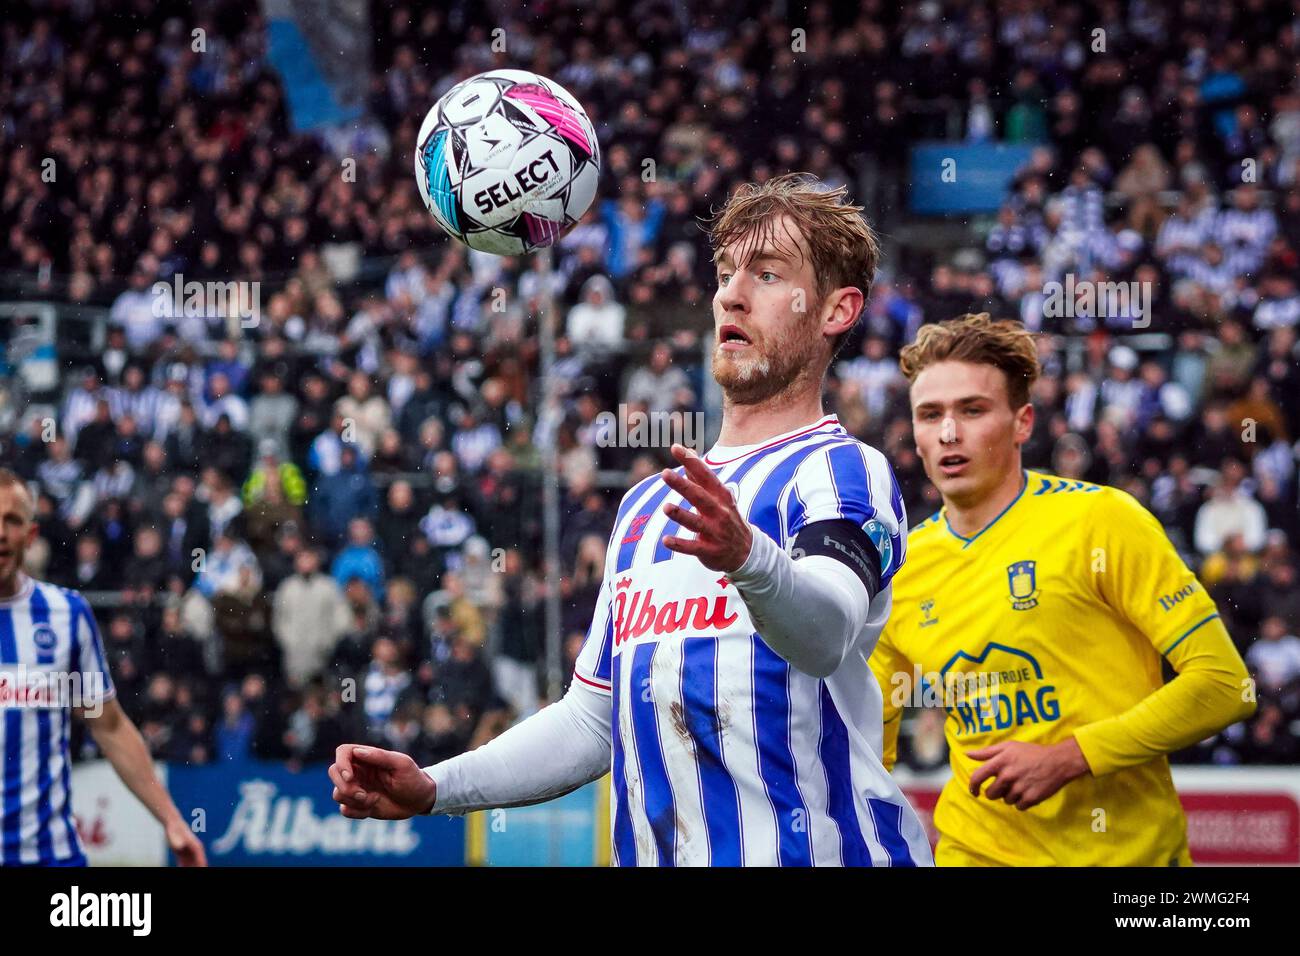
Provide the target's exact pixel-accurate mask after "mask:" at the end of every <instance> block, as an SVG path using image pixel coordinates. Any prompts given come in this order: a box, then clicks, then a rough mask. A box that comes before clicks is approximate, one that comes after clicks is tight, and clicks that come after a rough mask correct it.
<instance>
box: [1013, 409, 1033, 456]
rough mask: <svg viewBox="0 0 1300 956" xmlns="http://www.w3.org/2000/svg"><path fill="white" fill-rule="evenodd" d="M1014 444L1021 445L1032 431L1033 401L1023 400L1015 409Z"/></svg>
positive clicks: (1027, 439)
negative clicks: (1023, 402)
mask: <svg viewBox="0 0 1300 956" xmlns="http://www.w3.org/2000/svg"><path fill="white" fill-rule="evenodd" d="M1015 423H1016V424H1015V429H1016V436H1015V438H1016V444H1017V445H1023V444H1024V443H1025V442H1027V441H1029V438H1030V436H1031V435H1033V433H1034V403H1033V402H1025V404H1023V405H1021V406H1020V407H1019V408H1017V409H1016V411H1015Z"/></svg>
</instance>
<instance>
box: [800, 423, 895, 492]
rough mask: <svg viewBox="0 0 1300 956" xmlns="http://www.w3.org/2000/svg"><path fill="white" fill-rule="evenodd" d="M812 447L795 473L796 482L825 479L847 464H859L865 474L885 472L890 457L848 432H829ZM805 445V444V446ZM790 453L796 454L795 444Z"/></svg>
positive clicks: (855, 466)
mask: <svg viewBox="0 0 1300 956" xmlns="http://www.w3.org/2000/svg"><path fill="white" fill-rule="evenodd" d="M818 437H819V439H820V440H819V441H818V442H817V443H816V444H815V445H813V446H812V448H811V450H810V451H809V452H808V453H807V454H806V455H803V457H802V458H801V460H800V461H799V465H798V468H796V470H795V473H794V478H795V480H796V481H807V480H809V479H810V478H811V479H814V480H816V479H820V478H825V477H826V476H827V475H828V474H829V475H831V476H832V477H835V476H837V475H838V474H839V473H840V470H841V469H844V468H846V467H850V468H855V469H856V468H857V467H859V466H860V467H862V468H863V469H864V470H865V471H866V472H867V474H868V475H878V474H881V473H884V474H888V473H889V471H890V467H889V459H887V458H886V457H885V455H884V453H883V452H881V451H880V450H879V449H878V448H876V447H875V446H873V445H868V444H867V443H866V442H864V441H861V440H860V439H857V438H854V437H853V436H852V435H847V434H831V435H828V436H826V438H824V439H822V438H821V436H818ZM804 447H807V446H804ZM791 454H792V455H797V454H799V449H798V448H797V447H796V448H794V449H792V450H791Z"/></svg>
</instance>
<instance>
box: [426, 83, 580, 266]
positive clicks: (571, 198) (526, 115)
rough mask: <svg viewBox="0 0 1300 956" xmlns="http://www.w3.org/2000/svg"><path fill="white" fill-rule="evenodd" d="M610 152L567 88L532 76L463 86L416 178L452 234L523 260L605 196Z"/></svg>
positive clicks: (435, 112) (441, 110)
mask: <svg viewBox="0 0 1300 956" xmlns="http://www.w3.org/2000/svg"><path fill="white" fill-rule="evenodd" d="M599 176H600V146H599V144H598V143H597V142H596V131H595V129H594V128H593V127H592V125H591V120H590V119H588V118H587V113H586V111H585V110H583V108H582V106H581V105H580V104H579V103H578V101H577V100H576V99H574V98H573V97H572V96H571V95H570V94H569V92H568V91H567V90H565V89H564V87H562V86H560V85H559V84H558V83H556V82H554V81H553V80H548V79H547V78H546V77H543V76H538V75H537V74H536V73H529V72H527V71H525V70H492V71H490V72H488V73H480V74H479V75H478V76H474V77H470V78H469V79H468V80H465V81H464V82H461V83H458V84H457V85H456V86H454V87H452V88H451V89H450V90H448V91H447V93H446V94H445V95H444V96H443V97H442V99H440V100H438V102H437V103H436V104H434V107H433V109H431V110H429V114H428V115H427V116H426V117H425V118H424V122H423V123H422V124H420V135H419V137H418V138H417V140H416V147H415V178H416V182H418V183H419V186H420V197H421V198H422V199H423V200H424V205H425V206H427V207H428V209H429V212H431V213H433V218H434V219H436V220H437V221H438V225H440V226H442V228H443V229H445V230H446V231H447V233H448V234H449V235H451V236H452V237H453V238H456V239H459V240H460V241H461V242H463V243H465V244H466V245H468V246H469V247H470V248H472V249H479V250H482V251H483V252H491V253H496V254H497V255H503V256H509V255H521V254H523V253H526V252H532V251H533V250H534V249H540V248H542V247H544V246H549V245H550V244H551V243H553V242H555V241H556V240H557V239H559V238H560V237H561V236H562V235H564V233H565V232H567V231H568V230H569V229H571V228H572V227H573V225H574V224H575V223H576V222H577V221H578V220H579V219H581V218H582V216H583V213H585V212H586V211H587V209H588V208H589V207H590V206H591V202H592V200H593V199H594V198H595V196H596V180H597V179H598V177H599Z"/></svg>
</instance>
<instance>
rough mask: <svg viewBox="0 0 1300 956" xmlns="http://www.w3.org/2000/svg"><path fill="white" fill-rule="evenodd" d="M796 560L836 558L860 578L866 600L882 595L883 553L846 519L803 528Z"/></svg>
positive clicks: (864, 533)
mask: <svg viewBox="0 0 1300 956" xmlns="http://www.w3.org/2000/svg"><path fill="white" fill-rule="evenodd" d="M793 554H794V557H795V558H796V559H798V558H804V557H807V556H809V555H812V554H822V555H825V556H826V557H828V558H834V559H835V560H836V561H839V562H840V563H841V564H843V565H844V566H845V567H847V568H848V569H849V570H850V571H852V572H853V573H854V574H856V575H857V576H858V579H859V580H860V581H861V582H862V583H863V585H864V586H865V587H866V589H867V599H868V600H874V599H875V597H876V595H877V594H879V593H880V552H879V551H877V550H876V546H875V545H874V544H873V543H872V541H871V538H870V536H868V535H867V533H866V532H865V531H863V530H862V528H861V527H860V526H858V525H857V524H855V523H853V522H852V521H849V520H848V519H847V518H832V519H830V520H827V521H814V522H813V523H812V524H808V525H804V527H803V529H802V530H801V531H800V532H799V534H798V535H796V536H795V539H794V552H793Z"/></svg>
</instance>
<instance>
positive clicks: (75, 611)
mask: <svg viewBox="0 0 1300 956" xmlns="http://www.w3.org/2000/svg"><path fill="white" fill-rule="evenodd" d="M68 603H69V605H70V606H71V609H72V624H71V628H72V651H73V653H72V666H73V667H75V668H76V669H77V672H78V673H79V674H80V675H81V706H83V707H84V706H92V707H93V706H94V705H96V704H102V703H105V702H106V701H110V700H112V699H113V698H114V697H116V696H117V689H116V688H115V687H114V686H113V677H112V675H111V674H110V673H109V669H108V658H107V656H106V655H105V654H104V641H103V639H102V638H101V637H100V635H99V625H98V624H96V623H95V615H94V613H93V612H92V611H91V610H90V605H89V604H87V603H86V599H85V598H84V597H82V596H81V595H80V594H78V593H77V592H76V591H69V592H68Z"/></svg>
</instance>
